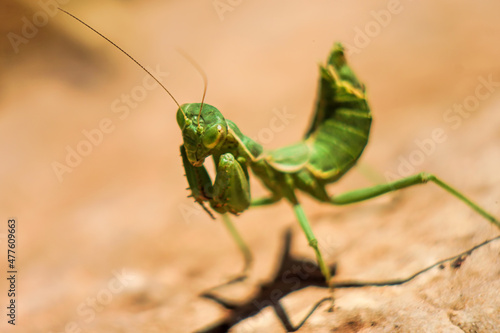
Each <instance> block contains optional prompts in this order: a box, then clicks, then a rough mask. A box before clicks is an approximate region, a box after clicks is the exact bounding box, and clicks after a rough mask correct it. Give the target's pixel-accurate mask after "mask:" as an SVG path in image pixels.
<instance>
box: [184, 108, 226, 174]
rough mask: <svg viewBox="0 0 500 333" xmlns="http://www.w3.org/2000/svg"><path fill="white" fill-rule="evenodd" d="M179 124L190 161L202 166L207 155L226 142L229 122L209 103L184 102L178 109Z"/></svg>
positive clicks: (196, 165)
mask: <svg viewBox="0 0 500 333" xmlns="http://www.w3.org/2000/svg"><path fill="white" fill-rule="evenodd" d="M177 124H179V127H180V129H181V131H182V139H183V140H184V148H185V149H186V154H187V157H188V159H189V162H191V164H192V165H193V166H195V167H200V166H202V164H203V161H204V160H205V158H206V157H208V156H210V155H212V154H213V153H214V151H216V150H217V149H218V148H219V147H220V146H221V145H223V144H224V141H225V139H226V135H227V123H226V120H225V119H224V116H223V115H222V113H221V112H220V111H219V110H217V109H216V108H215V107H213V106H211V105H208V104H203V105H202V104H201V103H190V104H183V105H181V107H180V108H179V109H178V110H177Z"/></svg>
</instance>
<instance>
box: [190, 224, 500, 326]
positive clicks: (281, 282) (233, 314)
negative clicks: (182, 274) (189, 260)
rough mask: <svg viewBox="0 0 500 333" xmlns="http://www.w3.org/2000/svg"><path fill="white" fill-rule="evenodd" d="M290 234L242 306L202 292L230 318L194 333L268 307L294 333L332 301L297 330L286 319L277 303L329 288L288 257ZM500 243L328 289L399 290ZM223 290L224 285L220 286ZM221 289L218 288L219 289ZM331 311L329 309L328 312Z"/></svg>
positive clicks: (313, 269) (312, 269) (307, 264)
mask: <svg viewBox="0 0 500 333" xmlns="http://www.w3.org/2000/svg"><path fill="white" fill-rule="evenodd" d="M291 238H292V232H291V230H290V229H288V230H287V231H286V233H285V235H284V245H283V250H282V256H281V263H280V266H279V269H278V270H277V272H276V274H275V275H274V278H273V279H272V280H271V281H268V282H266V283H264V284H261V285H260V288H259V290H258V292H256V293H255V295H254V296H253V297H252V298H251V299H250V300H248V301H245V302H242V303H239V304H238V303H235V302H230V301H227V300H224V299H222V298H220V297H218V296H216V295H214V294H213V293H211V292H205V293H203V294H202V295H201V297H204V298H207V299H210V300H212V301H215V302H217V303H218V304H220V305H222V306H223V307H224V308H226V309H227V310H228V311H229V315H228V316H227V317H226V318H224V319H222V320H221V321H219V322H216V323H214V324H212V325H210V326H209V327H206V328H204V329H202V330H199V331H197V332H198V333H222V332H227V331H228V330H229V329H230V328H231V327H233V326H234V325H236V324H237V323H239V322H240V321H242V320H244V319H246V318H249V317H251V316H253V315H255V314H257V313H259V312H260V311H261V310H262V309H263V308H265V307H267V306H271V307H272V308H273V310H274V312H275V313H276V316H277V317H278V319H279V320H280V321H281V323H282V325H283V327H284V328H285V329H286V331H287V332H295V331H297V330H298V329H299V328H301V327H302V325H304V323H305V322H306V321H307V319H309V317H310V316H311V315H312V314H313V312H314V311H315V310H316V309H317V308H318V307H319V306H320V305H321V304H323V303H324V302H326V301H328V300H330V301H331V300H332V298H331V297H326V298H323V299H321V300H320V301H318V302H316V304H315V305H314V306H313V307H312V309H311V310H310V311H309V313H308V314H307V315H306V316H305V318H304V319H303V320H302V321H301V322H300V323H299V324H297V325H296V326H294V325H293V324H292V323H291V321H290V318H289V317H288V315H287V313H286V311H285V309H284V308H283V306H282V305H281V303H280V300H281V299H282V298H283V297H285V296H286V295H288V294H290V293H291V292H293V291H297V290H300V289H304V288H306V287H309V286H315V287H320V288H328V286H327V285H326V284H325V280H324V277H323V275H322V274H321V271H320V269H319V267H318V266H317V265H316V264H315V263H313V262H311V261H307V260H304V259H298V258H293V257H291V255H290V246H291ZM496 241H500V236H496V237H494V238H491V239H488V240H485V241H484V242H482V243H480V244H478V245H475V246H473V247H472V248H470V249H468V250H466V251H464V252H462V253H459V254H458V255H455V256H453V257H449V258H446V259H443V260H440V261H438V262H435V263H434V264H432V265H429V266H427V267H425V268H423V269H421V270H419V271H417V272H415V273H414V274H412V275H410V276H408V277H406V278H401V279H392V280H385V281H339V282H334V283H332V285H331V286H330V287H331V288H333V289H344V288H363V287H387V286H398V285H402V284H405V283H407V282H410V281H411V280H413V279H415V278H416V277H418V276H420V275H421V274H424V273H426V272H428V271H430V270H431V269H434V268H437V269H445V267H446V266H445V264H448V266H449V268H450V269H460V267H461V265H462V264H463V262H464V261H465V260H466V259H467V258H468V257H469V256H470V255H471V254H472V253H473V252H474V251H476V250H477V249H479V248H481V247H483V246H485V245H487V244H490V243H492V242H496ZM330 271H331V273H332V276H333V275H334V274H335V271H336V267H335V265H333V266H331V267H330ZM222 286H224V285H222ZM222 286H221V287H222ZM331 309H332V308H330V310H331Z"/></svg>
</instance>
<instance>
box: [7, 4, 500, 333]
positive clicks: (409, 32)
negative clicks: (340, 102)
mask: <svg viewBox="0 0 500 333" xmlns="http://www.w3.org/2000/svg"><path fill="white" fill-rule="evenodd" d="M47 3H51V2H50V1H47ZM52 3H53V2H52ZM61 3H62V1H61ZM216 5H217V6H219V7H216ZM224 6H225V7H224ZM64 7H65V8H66V9H68V10H70V11H71V12H73V13H74V14H76V15H77V16H79V17H81V18H83V19H85V21H86V22H87V23H89V24H91V25H92V26H93V27H95V28H98V29H99V30H100V31H102V32H104V33H105V34H106V35H107V36H108V37H110V38H111V39H112V40H113V41H115V42H116V43H117V44H119V45H120V46H122V47H123V48H124V49H126V50H127V51H129V52H130V53H131V54H132V55H133V56H134V57H136V58H137V59H138V60H139V61H140V62H141V63H143V64H144V65H146V66H148V67H150V68H152V69H154V71H155V72H156V73H157V74H158V76H160V77H161V78H162V79H163V82H164V83H165V84H166V85H167V86H168V87H169V89H171V91H172V93H173V94H174V95H175V97H176V98H177V99H178V100H179V101H180V102H181V103H184V102H198V101H200V99H201V94H202V90H203V84H202V81H201V79H200V77H199V75H198V74H197V73H196V71H195V70H194V69H193V68H192V66H191V65H190V64H189V63H188V62H186V61H185V60H184V59H183V58H182V57H181V56H180V55H179V54H178V53H177V51H176V48H181V49H183V50H185V51H186V52H188V53H189V54H191V55H192V56H193V57H194V58H195V59H196V60H197V61H198V62H199V63H200V65H201V66H202V67H203V68H204V70H205V71H206V73H207V75H208V78H209V85H208V94H207V99H206V102H208V103H210V104H212V105H215V106H217V107H218V108H219V109H220V110H221V111H222V112H223V113H224V115H225V116H226V117H227V118H229V119H231V120H233V121H234V122H236V123H237V124H238V125H239V126H240V128H241V129H242V131H243V132H244V133H245V134H247V135H249V136H251V137H254V138H258V139H259V140H261V142H263V143H265V146H266V147H269V148H274V147H280V146H282V145H285V144H288V143H292V142H294V141H296V140H299V139H300V138H301V136H302V135H303V133H304V131H305V127H306V123H307V122H308V120H309V117H310V116H311V107H312V105H313V100H314V95H315V89H316V80H317V75H318V74H317V67H316V66H317V63H318V62H321V61H324V59H325V57H326V55H327V53H328V51H329V49H330V47H331V46H332V44H333V42H334V41H342V42H344V43H345V44H346V46H347V47H348V49H349V50H350V51H349V60H350V62H351V64H352V66H353V67H354V68H355V70H356V72H357V74H358V76H359V77H360V78H361V79H362V80H363V81H364V82H365V83H366V85H367V87H368V93H369V98H370V99H369V101H370V104H371V107H372V109H373V115H374V123H373V129H372V133H371V141H370V142H369V144H368V147H367V149H366V151H365V154H364V155H363V158H362V161H361V163H362V167H361V168H357V169H354V170H353V171H352V172H350V173H349V174H348V175H346V177H345V178H344V179H342V181H341V182H339V183H338V184H334V185H332V186H331V187H330V188H329V189H330V191H331V192H332V193H340V192H342V191H346V190H349V189H355V188H360V187H363V186H369V185H371V184H373V182H376V181H377V179H378V178H381V180H382V181H384V180H386V179H388V178H391V177H400V176H404V175H407V174H411V173H416V172H419V171H428V172H432V173H435V174H437V175H440V176H441V177H442V178H443V179H445V180H446V181H447V182H449V183H450V184H453V185H454V186H456V187H457V188H458V189H460V190H462V191H463V192H464V193H466V194H467V195H470V196H471V197H472V198H473V199H474V200H476V201H477V202H478V203H480V204H481V205H482V206H483V207H485V208H486V209H487V210H488V211H490V212H491V213H492V214H493V215H495V216H500V204H499V200H500V186H499V185H500V173H499V172H498V170H499V169H498V165H499V164H500V149H499V147H500V131H499V130H498V129H499V128H500V94H499V84H498V83H497V82H499V81H500V62H499V59H500V46H499V45H500V44H499V43H498V36H499V35H500V21H499V20H498V13H499V11H500V3H494V2H493V1H489V2H487V1H478V2H471V1H467V2H466V1H451V0H447V1H445V0H440V1H419V2H417V1H409V0H401V1H341V0H338V1H316V2H314V3H308V4H306V3H305V2H304V1H296V0H292V1H290V0H287V1H282V0H279V1H272V2H269V1H263V0H255V1H228V0H222V1H219V2H213V1H209V0H206V1H186V0H184V1H174V0H171V1H149V2H139V1H99V2H98V1H85V3H83V2H76V1H75V2H67V4H65V5H64ZM41 10H42V9H41V7H40V4H39V3H36V2H30V1H27V0H26V1H17V2H15V1H10V2H6V1H4V2H2V3H1V4H0V22H1V23H0V32H1V35H2V39H1V42H0V73H1V75H0V136H1V140H0V156H2V163H0V183H1V184H2V192H1V194H0V195H1V200H0V212H1V216H0V219H1V220H2V222H1V228H0V242H1V246H0V248H1V250H0V251H1V252H2V254H1V256H0V257H1V258H2V260H1V269H2V273H1V274H2V275H1V276H2V278H1V279H0V281H1V282H0V290H1V292H0V300H1V304H2V306H1V308H2V310H1V312H2V316H1V318H2V319H1V321H0V331H2V332H14V331H16V332H53V333H56V332H57V333H59V332H68V333H69V332H193V331H206V332H223V331H226V330H228V329H231V331H232V332H284V331H285V329H284V328H283V327H284V326H283V323H282V322H280V320H279V318H280V317H279V316H277V314H276V311H274V310H273V308H272V307H270V306H267V305H269V304H270V302H269V300H266V299H265V298H258V297H257V296H259V295H260V296H262V295H263V294H266V292H269V290H270V291H271V293H269V295H272V297H271V298H272V299H273V300H278V299H280V300H281V301H280V302H281V303H280V304H282V306H283V308H284V309H285V310H286V312H287V313H288V315H289V318H290V321H291V323H292V324H293V325H297V323H300V321H301V320H302V319H303V318H304V317H305V316H306V315H307V314H308V312H309V311H310V310H311V309H312V308H313V306H314V305H315V304H317V303H318V302H319V301H320V300H322V299H323V298H325V297H328V296H329V291H328V290H327V289H326V288H323V287H320V286H316V287H315V286H312V285H314V281H315V280H314V274H313V273H314V272H313V268H311V264H310V260H312V259H313V253H312V251H311V249H310V248H309V247H308V246H307V244H306V242H305V240H304V237H303V235H302V234H301V232H300V229H299V227H298V224H297V223H296V221H295V219H294V216H293V213H292V211H291V209H290V207H289V206H288V205H287V204H286V203H284V202H283V203H279V204H276V205H274V206H271V207H267V208H261V209H252V210H250V211H248V212H245V213H244V214H242V215H241V216H240V217H238V218H237V219H236V222H237V226H238V228H239V230H240V231H241V233H242V234H243V236H244V238H245V240H246V241H247V242H248V244H249V245H250V247H251V248H252V251H253V254H254V259H255V262H254V266H253V269H252V271H251V275H250V278H249V279H248V280H247V281H245V282H243V283H241V284H238V285H234V286H230V287H227V288H222V289H220V290H217V295H219V296H220V297H221V298H224V299H227V300H230V301H231V302H232V303H235V304H236V306H235V307H234V308H233V309H226V308H225V307H223V306H222V305H221V304H218V303H216V302H214V301H213V300H211V299H206V298H202V297H200V294H202V293H203V292H204V291H206V290H207V289H209V288H210V287H212V286H215V285H217V284H219V283H222V282H223V281H225V280H226V279H228V278H229V277H230V276H232V275H234V274H236V273H238V272H239V270H240V269H241V267H242V260H241V257H240V254H239V253H238V251H237V250H236V248H235V245H234V244H233V242H232V241H231V239H230V238H229V237H228V235H227V232H226V230H225V229H224V228H223V226H222V224H221V223H220V221H218V220H217V221H213V220H211V219H210V218H209V217H208V216H207V215H206V214H205V213H204V212H202V211H200V210H199V209H198V207H196V206H195V205H194V204H193V203H192V202H191V201H190V200H189V199H188V198H186V196H187V194H188V193H187V191H185V187H186V180H185V179H184V177H183V176H182V175H183V170H182V165H181V161H180V158H179V151H178V147H179V145H180V144H181V136H180V132H179V129H178V128H177V124H176V123H175V120H174V113H175V110H176V107H175V104H174V103H173V102H172V100H170V99H169V97H168V95H166V94H165V93H164V92H162V91H161V90H160V89H159V88H152V87H151V86H150V81H148V79H147V77H146V75H145V73H144V72H142V71H141V70H140V68H138V67H137V66H136V65H134V64H133V63H131V62H130V61H129V60H128V59H127V58H126V57H125V56H123V55H122V54H120V53H118V52H117V51H116V49H114V48H113V47H112V46H110V45H109V44H108V43H107V42H105V41H103V40H102V39H101V38H99V37H97V36H96V35H95V34H93V33H91V32H89V31H88V30H87V29H85V28H84V27H83V26H81V25H80V24H78V23H77V22H76V21H74V20H72V19H70V18H69V17H67V16H65V15H63V14H61V13H57V14H54V15H50V16H48V15H45V14H43V12H41ZM49 11H50V8H49ZM44 17H46V18H48V19H47V22H44ZM33 22H35V23H36V24H38V25H39V26H38V27H36V26H35V27H34V28H33V27H31V28H30V24H32V23H33ZM45 23H46V24H45ZM23 33H24V35H23ZM13 34H15V36H17V37H16V38H17V39H13V38H14V37H13V36H14V35H13ZM13 41H14V42H13ZM488 82H490V83H488ZM127 96H132V97H127ZM127 98H129V100H128V102H127ZM459 108H462V110H464V111H462V112H461V113H460V112H458V111H457V110H458V109H459ZM285 112H286V113H287V114H289V115H291V116H290V118H289V119H287V120H286V121H282V124H281V125H283V126H280V127H279V129H278V130H276V128H275V130H272V125H271V124H273V123H274V122H275V121H276V120H273V119H274V118H275V117H277V116H276V113H280V114H283V113H285ZM89 136H90V137H92V138H93V142H92V143H89V139H88V137H89ZM71 151H80V152H83V153H82V154H79V155H78V156H69V155H71V154H74V153H71ZM367 175H368V176H367ZM377 177H378V178H377ZM252 186H253V192H254V193H255V195H259V194H263V193H264V190H263V189H262V187H261V186H260V185H259V183H258V182H257V181H253V182H252ZM300 199H301V201H302V202H303V204H304V209H305V211H306V212H307V214H308V216H309V217H310V221H311V224H312V225H313V228H314V230H315V232H316V235H317V236H318V239H319V242H320V246H321V248H322V249H323V252H324V254H325V257H326V259H327V261H328V262H329V263H331V264H332V265H333V264H336V265H337V274H336V275H335V277H334V279H335V281H347V280H361V281H376V280H392V279H396V278H404V277H407V276H410V275H411V274H413V273H415V272H417V271H419V270H420V269H423V268H425V267H427V266H429V265H432V264H433V263H435V262H437V261H439V260H442V259H445V258H448V257H452V256H455V255H457V254H459V253H461V252H463V251H466V250H468V249H469V248H472V247H473V246H474V245H477V244H479V243H481V242H483V241H484V240H487V239H491V238H494V237H496V236H497V235H498V234H499V232H498V229H497V228H495V227H494V226H492V225H490V224H489V223H488V222H487V221H486V220H485V219H483V218H482V217H481V216H478V215H477V214H475V213H474V212H473V211H471V210H470V209H469V208H468V207H466V206H465V205H464V204H462V203H461V202H459V201H457V200H456V199H455V198H453V197H451V196H450V195H448V194H446V193H445V192H444V191H443V190H441V189H439V188H437V187H436V186H435V185H432V184H428V185H424V186H418V187H415V188H412V189H407V190H405V191H401V192H399V193H397V194H394V195H388V196H385V197H381V198H378V199H376V200H371V201H368V202H365V203H359V204H356V205H351V206H346V207H333V206H328V205H320V204H318V203H316V202H314V201H313V200H311V199H310V198H308V197H306V196H301V197H300ZM9 218H15V219H16V220H17V231H16V232H17V234H16V235H17V248H16V256H17V257H16V269H17V270H18V274H17V280H16V281H17V282H16V297H15V301H16V315H17V317H16V326H15V327H14V326H12V325H9V324H8V323H7V320H8V319H9V318H8V317H7V316H6V314H7V310H6V306H7V305H8V304H9V303H8V302H9V299H8V298H7V290H8V288H9V285H8V284H7V283H6V278H5V277H6V276H7V275H8V274H7V261H6V257H7V233H8V228H7V220H8V219H9ZM288 228H291V230H292V242H291V249H290V251H291V252H290V253H291V254H290V256H291V258H293V260H292V259H290V260H292V261H288V264H290V263H292V264H297V265H299V264H298V263H302V264H304V263H305V266H300V265H299V266H293V265H292V266H290V267H292V268H293V267H299V268H300V267H302V268H303V269H306V271H303V272H302V273H303V274H299V275H298V276H299V277H298V278H297V277H295V278H294V280H293V282H290V283H288V284H287V283H286V282H287V281H285V280H284V278H283V277H282V276H280V275H278V276H276V274H277V273H276V272H277V270H278V266H279V262H280V253H281V252H280V251H281V250H282V248H283V244H284V235H285V231H286V230H287V229H288ZM499 253H500V241H496V242H495V241H494V242H491V243H490V244H488V245H485V246H483V247H481V248H479V249H477V250H476V251H474V252H472V253H471V254H470V255H469V256H466V257H464V258H462V259H464V260H463V261H458V262H457V261H454V262H446V263H444V264H443V265H442V266H440V267H435V268H433V269H431V270H429V271H427V272H425V273H423V274H422V275H420V276H418V277H417V278H416V279H414V280H412V281H411V282H408V283H406V284H403V285H400V286H387V287H364V288H349V289H339V290H336V292H335V297H336V301H335V308H334V311H333V312H329V311H328V309H329V307H330V305H331V304H329V302H324V303H322V304H320V305H319V307H318V308H317V309H316V311H315V312H314V313H313V314H312V315H311V316H310V317H309V318H308V320H307V321H306V322H305V323H304V325H303V326H302V327H301V328H300V330H299V331H300V332H462V331H464V332H494V331H500V310H499V309H500V291H499V290H500V282H499V277H500V260H499ZM301 258H303V259H304V258H305V259H307V260H306V261H300V260H302V259H301ZM290 267H289V268H290ZM307 269H309V270H307ZM304 272H305V273H304ZM282 273H283V272H282ZM296 273H297V272H296ZM298 273H301V272H298ZM288 277H290V276H288ZM273 279H274V281H275V282H276V281H277V282H280V281H281V283H282V284H281V285H280V284H279V283H278V284H273V283H271V281H273ZM283 282H285V284H283ZM266 284H267V286H266V287H262V285H266ZM291 285H293V287H292V286H291ZM266 288H267V289H266ZM287 288H288V289H287ZM295 289H299V290H296V291H294V290H295ZM285 294H286V295H285ZM238 304H239V305H244V304H247V309H250V310H251V311H250V312H249V313H251V315H248V313H247V314H243V315H241V316H240V319H241V321H240V322H238V323H237V324H235V325H233V323H234V322H235V321H238V320H233V322H231V323H230V324H229V325H228V326H223V325H222V326H220V327H219V328H217V325H218V324H220V323H224V322H230V319H231V318H232V319H234V318H237V319H238V316H237V315H235V314H238V313H243V312H238V311H241V307H238ZM248 304H250V305H251V306H250V307H248ZM252 311H253V312H252ZM228 318H229V319H228ZM228 320H229V321H228ZM211 326H213V327H214V328H213V329H212V330H209V329H208V328H209V327H211ZM229 326H233V327H232V328H230V327H229Z"/></svg>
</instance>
